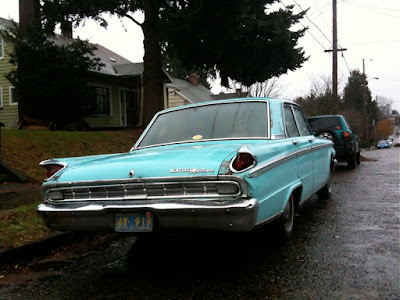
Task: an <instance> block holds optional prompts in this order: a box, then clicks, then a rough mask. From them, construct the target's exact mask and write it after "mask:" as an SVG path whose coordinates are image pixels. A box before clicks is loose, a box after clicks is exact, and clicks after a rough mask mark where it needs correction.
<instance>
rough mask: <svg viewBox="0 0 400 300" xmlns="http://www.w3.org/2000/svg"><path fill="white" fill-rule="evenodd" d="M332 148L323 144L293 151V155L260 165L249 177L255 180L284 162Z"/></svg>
mask: <svg viewBox="0 0 400 300" xmlns="http://www.w3.org/2000/svg"><path fill="white" fill-rule="evenodd" d="M330 147H332V145H331V144H323V145H318V146H312V147H309V148H305V149H301V150H296V151H293V152H292V153H289V154H287V155H284V156H280V157H278V158H276V159H274V160H272V161H269V162H266V163H264V164H262V165H259V166H258V167H256V168H254V169H253V170H252V171H251V172H250V173H249V177H250V178H253V177H257V176H259V175H261V174H262V173H265V172H267V171H268V170H270V169H272V168H274V167H277V166H279V165H281V164H283V163H284V162H286V161H288V160H290V159H292V158H293V157H299V156H301V155H304V154H307V153H309V152H314V151H317V150H320V149H324V148H330Z"/></svg>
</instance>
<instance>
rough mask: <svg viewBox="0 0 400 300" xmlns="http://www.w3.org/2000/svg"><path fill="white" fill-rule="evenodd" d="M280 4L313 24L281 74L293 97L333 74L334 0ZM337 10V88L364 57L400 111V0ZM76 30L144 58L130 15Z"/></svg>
mask: <svg viewBox="0 0 400 300" xmlns="http://www.w3.org/2000/svg"><path fill="white" fill-rule="evenodd" d="M18 2H19V0H0V17H3V18H6V19H8V18H13V19H14V20H15V21H18ZM277 5H278V6H279V5H294V6H295V11H296V12H299V11H301V10H306V9H309V10H308V13H307V17H305V18H304V19H303V20H302V21H301V25H299V26H300V27H302V26H304V27H308V28H309V30H308V32H307V33H306V34H305V36H304V37H303V38H302V39H301V40H300V42H299V46H301V47H303V48H304V50H305V52H306V55H307V56H310V58H309V60H308V61H307V62H306V63H305V64H304V65H303V67H302V68H300V69H298V70H296V71H295V72H290V73H289V74H287V75H284V76H282V77H281V78H280V80H279V82H280V85H281V86H283V87H284V90H283V94H282V95H281V96H282V97H283V98H288V99H293V98H295V97H297V96H302V95H306V94H307V93H308V92H309V91H310V89H311V87H312V85H313V81H315V80H319V79H320V78H322V77H331V74H332V56H331V54H329V53H325V52H324V50H327V49H331V48H332V45H331V40H332V0H281V3H279V4H277ZM337 15H338V21H337V22H338V44H339V47H340V48H347V51H345V52H341V53H339V55H338V66H339V70H338V77H339V80H340V82H339V93H342V91H343V87H344V85H345V84H346V82H347V78H348V75H349V70H353V69H358V70H360V71H362V61H363V59H364V60H365V70H366V74H367V77H368V79H369V88H370V90H371V92H372V96H373V97H374V98H375V97H376V96H383V97H386V98H389V99H391V100H392V101H393V104H392V108H393V109H397V110H399V111H400V33H399V31H398V28H400V1H399V0H380V1H377V0H337ZM138 17H139V18H140V16H138ZM74 36H75V37H77V36H79V37H80V38H82V39H89V41H90V42H92V43H98V44H101V45H103V46H105V47H107V48H109V49H110V50H112V51H114V52H116V53H118V54H120V55H122V56H124V57H126V58H127V59H129V60H131V61H132V62H141V61H143V34H142V32H141V30H140V28H139V27H138V26H136V25H135V24H134V23H133V22H132V21H131V20H129V19H122V20H121V19H118V18H115V17H114V18H111V19H110V22H109V27H108V29H107V30H106V29H104V28H101V27H100V26H99V25H97V24H96V23H94V22H92V21H87V22H86V24H85V25H84V26H83V27H81V28H77V29H75V31H74ZM342 54H343V56H342ZM375 77H379V79H378V80H376V79H372V78H375ZM212 90H213V92H215V93H218V92H219V91H220V88H219V86H218V85H217V84H216V85H215V86H214V87H213V89H212Z"/></svg>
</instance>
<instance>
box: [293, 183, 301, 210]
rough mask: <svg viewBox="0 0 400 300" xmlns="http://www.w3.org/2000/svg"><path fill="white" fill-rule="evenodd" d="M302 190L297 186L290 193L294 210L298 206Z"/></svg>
mask: <svg viewBox="0 0 400 300" xmlns="http://www.w3.org/2000/svg"><path fill="white" fill-rule="evenodd" d="M302 191H303V187H302V186H299V187H298V188H296V189H295V190H294V191H293V193H292V195H293V202H294V208H295V210H297V209H298V208H299V206H300V200H301V193H302Z"/></svg>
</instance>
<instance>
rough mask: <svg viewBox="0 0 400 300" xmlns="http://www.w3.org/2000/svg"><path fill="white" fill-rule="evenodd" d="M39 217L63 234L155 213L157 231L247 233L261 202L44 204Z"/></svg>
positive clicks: (109, 228)
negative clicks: (124, 216)
mask: <svg viewBox="0 0 400 300" xmlns="http://www.w3.org/2000/svg"><path fill="white" fill-rule="evenodd" d="M37 212H38V214H39V215H40V216H41V217H42V218H43V220H44V221H45V223H46V225H47V226H48V227H49V228H52V229H56V230H60V231H69V230H72V231H114V230H115V222H116V221H115V220H116V215H117V214H127V215H129V214H130V213H138V212H142V213H143V212H151V213H152V214H153V216H154V222H155V228H154V230H155V231H159V230H164V229H201V230H218V231H220V230H221V231H234V232H247V231H251V230H252V229H253V228H254V226H255V224H256V219H257V213H258V200H257V199H254V198H252V199H240V200H235V201H230V202H228V203H224V204H221V203H215V202H212V201H190V200H189V201H169V202H157V201H152V202H149V203H146V204H138V203H133V202H130V203H123V204H122V203H110V202H108V203H107V204H93V203H90V204H87V205H85V204H80V206H75V207H70V206H66V205H63V206H61V205H54V204H51V203H44V204H40V205H39V206H38V208H37Z"/></svg>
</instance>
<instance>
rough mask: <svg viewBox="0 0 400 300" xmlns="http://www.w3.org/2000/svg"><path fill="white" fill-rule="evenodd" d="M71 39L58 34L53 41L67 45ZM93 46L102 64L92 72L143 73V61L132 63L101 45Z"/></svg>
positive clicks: (130, 74) (113, 73)
mask: <svg viewBox="0 0 400 300" xmlns="http://www.w3.org/2000/svg"><path fill="white" fill-rule="evenodd" d="M72 41H73V39H70V38H67V37H64V36H62V35H60V34H56V35H55V36H54V42H55V43H56V44H57V45H67V44H70V43H72ZM95 46H96V48H97V49H96V50H95V51H94V54H95V56H96V57H97V58H99V59H100V63H102V64H103V65H104V66H103V67H101V69H100V70H97V69H96V70H92V72H94V73H101V74H104V75H112V76H138V75H141V74H143V70H144V68H143V63H133V62H131V61H130V60H128V59H126V58H125V57H122V56H121V55H119V54H117V53H115V52H113V51H111V50H110V49H108V48H106V47H104V46H102V45H99V44H95Z"/></svg>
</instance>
